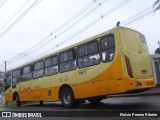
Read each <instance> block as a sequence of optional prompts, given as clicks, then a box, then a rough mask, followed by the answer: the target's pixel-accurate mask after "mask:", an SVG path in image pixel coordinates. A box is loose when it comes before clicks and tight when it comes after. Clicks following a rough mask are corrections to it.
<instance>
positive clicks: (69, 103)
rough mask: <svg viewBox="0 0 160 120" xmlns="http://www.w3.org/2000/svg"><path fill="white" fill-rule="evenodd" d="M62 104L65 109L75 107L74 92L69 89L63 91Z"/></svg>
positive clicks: (61, 95)
mask: <svg viewBox="0 0 160 120" xmlns="http://www.w3.org/2000/svg"><path fill="white" fill-rule="evenodd" d="M60 97H61V102H62V105H63V106H64V107H67V108H70V107H73V105H74V103H75V99H74V94H73V92H72V90H71V89H70V88H68V87H65V88H63V89H62V90H61V93H60Z"/></svg>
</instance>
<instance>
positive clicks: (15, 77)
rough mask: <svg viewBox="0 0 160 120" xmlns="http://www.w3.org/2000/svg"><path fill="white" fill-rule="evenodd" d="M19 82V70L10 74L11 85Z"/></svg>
mask: <svg viewBox="0 0 160 120" xmlns="http://www.w3.org/2000/svg"><path fill="white" fill-rule="evenodd" d="M20 81H21V69H17V70H14V71H13V72H12V84H17V83H19V82H20Z"/></svg>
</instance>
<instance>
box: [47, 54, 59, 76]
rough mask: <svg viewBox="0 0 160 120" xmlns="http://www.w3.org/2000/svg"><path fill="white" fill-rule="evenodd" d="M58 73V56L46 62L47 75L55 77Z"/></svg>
mask: <svg viewBox="0 0 160 120" xmlns="http://www.w3.org/2000/svg"><path fill="white" fill-rule="evenodd" d="M57 73H58V56H54V57H51V58H47V59H46V60H45V75H46V76H48V75H55V74H57Z"/></svg>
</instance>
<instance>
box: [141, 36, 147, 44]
mask: <svg viewBox="0 0 160 120" xmlns="http://www.w3.org/2000/svg"><path fill="white" fill-rule="evenodd" d="M139 39H140V41H141V42H142V43H146V39H145V37H144V35H139Z"/></svg>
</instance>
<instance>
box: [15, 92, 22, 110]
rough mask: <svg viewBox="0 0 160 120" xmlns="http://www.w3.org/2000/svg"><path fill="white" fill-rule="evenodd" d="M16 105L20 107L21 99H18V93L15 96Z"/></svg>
mask: <svg viewBox="0 0 160 120" xmlns="http://www.w3.org/2000/svg"><path fill="white" fill-rule="evenodd" d="M16 106H17V107H21V101H20V100H19V95H18V94H17V96H16Z"/></svg>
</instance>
